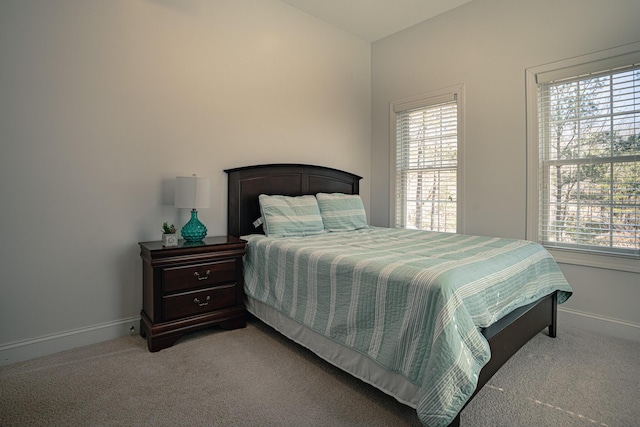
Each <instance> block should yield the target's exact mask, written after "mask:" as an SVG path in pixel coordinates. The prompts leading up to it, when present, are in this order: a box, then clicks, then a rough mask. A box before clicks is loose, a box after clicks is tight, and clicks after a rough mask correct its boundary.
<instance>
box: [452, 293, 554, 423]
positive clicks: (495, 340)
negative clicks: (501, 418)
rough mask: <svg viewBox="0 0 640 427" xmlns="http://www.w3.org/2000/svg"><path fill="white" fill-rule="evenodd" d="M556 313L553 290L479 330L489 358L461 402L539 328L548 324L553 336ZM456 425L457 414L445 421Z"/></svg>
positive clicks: (540, 329)
mask: <svg viewBox="0 0 640 427" xmlns="http://www.w3.org/2000/svg"><path fill="white" fill-rule="evenodd" d="M557 313H558V293H557V292H554V293H552V294H549V295H547V296H546V297H544V298H541V299H539V300H538V301H536V302H534V303H531V304H529V305H526V306H524V307H520V308H518V309H516V310H514V311H512V312H511V313H509V314H508V315H506V316H505V317H503V318H502V319H500V320H499V321H497V322H496V323H494V324H493V325H491V326H489V327H487V328H485V329H483V330H482V334H483V335H484V336H485V338H486V339H487V341H489V347H490V348H491V359H490V360H489V362H488V363H487V364H486V365H485V366H484V367H483V368H482V371H480V376H479V378H478V386H477V388H476V391H475V393H474V394H473V395H472V396H471V398H470V399H469V401H467V403H466V404H465V406H466V405H468V404H469V402H471V399H473V397H474V396H475V395H476V394H477V393H478V392H479V391H480V389H481V388H482V387H483V386H484V385H485V384H486V383H487V382H488V381H489V380H490V379H491V377H492V376H493V375H494V374H495V373H496V372H497V371H498V369H500V367H501V366H502V365H504V364H505V363H506V362H507V360H509V358H511V356H513V355H514V354H516V353H517V352H518V350H520V348H522V346H524V345H525V344H526V343H527V342H529V340H530V339H531V338H533V337H534V336H536V335H537V334H538V333H539V332H540V331H542V330H543V329H544V328H547V327H548V328H549V329H548V331H549V336H550V337H555V336H556V331H557V316H558V315H557ZM463 409H464V408H463ZM458 426H460V414H458V416H457V417H456V418H455V419H454V420H453V422H451V424H449V427H458Z"/></svg>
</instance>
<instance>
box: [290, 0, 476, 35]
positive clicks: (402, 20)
mask: <svg viewBox="0 0 640 427" xmlns="http://www.w3.org/2000/svg"><path fill="white" fill-rule="evenodd" d="M281 1H282V2H284V3H287V4H289V5H291V6H293V7H295V8H296V9H300V10H301V11H303V12H306V13H308V14H309V15H311V16H314V17H316V18H318V19H320V20H322V21H326V22H328V23H329V24H332V25H334V26H336V27H338V28H341V29H343V30H345V31H348V32H350V33H352V34H355V35H356V36H358V37H360V38H362V39H364V40H366V41H369V42H374V41H376V40H380V39H381V38H384V37H387V36H389V35H391V34H393V33H397V32H398V31H402V30H404V29H406V28H409V27H411V26H412V25H415V24H417V23H419V22H422V21H424V20H427V19H429V18H432V17H434V16H436V15H439V14H441V13H444V12H446V11H448V10H451V9H454V8H456V7H458V6H461V5H463V4H465V3H468V2H470V1H471V0H281Z"/></svg>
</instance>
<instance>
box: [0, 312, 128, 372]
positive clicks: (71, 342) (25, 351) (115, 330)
mask: <svg viewBox="0 0 640 427" xmlns="http://www.w3.org/2000/svg"><path fill="white" fill-rule="evenodd" d="M139 327H140V317H138V316H136V317H130V318H127V319H120V320H115V321H113V322H107V323H101V324H99V325H93V326H89V327H86V328H79V329H73V330H70V331H65V332H60V333H56V334H51V335H46V336H43V337H39V338H33V339H28V340H24V341H17V342H13V343H9V344H4V345H0V366H5V365H10V364H12V363H16V362H21V361H24V360H29V359H34V358H36V357H40V356H46V355H48V354H53V353H57V352H60V351H65V350H70V349H72V348H76V347H82V346H85V345H89V344H95V343H99V342H102V341H107V340H111V339H115V338H119V337H122V336H126V335H129V334H131V333H138V328H139ZM131 328H133V329H131Z"/></svg>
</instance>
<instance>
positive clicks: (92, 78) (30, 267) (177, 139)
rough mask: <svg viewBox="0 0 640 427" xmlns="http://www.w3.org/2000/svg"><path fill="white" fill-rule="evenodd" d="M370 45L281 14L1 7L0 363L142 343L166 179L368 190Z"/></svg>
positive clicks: (84, 2)
mask: <svg viewBox="0 0 640 427" xmlns="http://www.w3.org/2000/svg"><path fill="white" fill-rule="evenodd" d="M370 93H371V87H370V44H368V43H366V42H364V41H362V40H360V39H358V38H356V37H354V36H352V35H349V34H347V33H345V32H342V31H340V30H337V29H336V28H334V27H332V26H329V25H327V24H324V23H322V22H320V21H318V20H315V19H313V18H311V17H309V16H307V15H305V14H303V13H301V12H299V11H297V10H296V9H293V8H291V7H290V6H288V5H286V4H284V3H282V2H280V1H278V0H216V1H206V0H180V1H173V0H114V1H111V0H56V1H49V0H40V1H37V0H33V1H23V0H3V1H2V2H0V141H1V144H2V147H1V148H2V151H1V153H0V200H1V208H0V224H2V231H1V232H0V271H1V272H2V276H1V277H2V278H1V279H0V363H1V364H7V363H12V362H14V361H16V360H17V359H22V358H28V357H32V356H34V355H38V354H42V353H45V352H49V351H56V350H62V349H64V348H68V347H73V346H77V345H82V344H87V343H90V342H93V341H96V340H99V339H107V338H110V337H112V336H113V335H118V334H122V333H127V331H128V328H129V326H135V327H136V330H137V327H138V323H137V320H138V319H139V311H140V309H141V293H142V290H141V280H142V273H141V262H140V258H139V248H138V246H137V242H139V241H146V240H158V239H159V238H160V231H161V224H162V222H163V221H169V222H170V223H171V222H174V223H175V224H176V225H178V226H181V224H183V223H185V222H186V221H187V219H188V212H185V211H182V212H178V210H176V209H175V208H173V207H172V206H171V205H172V203H173V181H174V178H175V176H177V175H184V174H192V173H197V174H198V175H201V176H209V177H210V178H211V179H212V185H213V188H214V194H213V206H212V208H211V209H205V210H201V211H200V215H199V217H200V219H201V220H202V222H204V223H205V224H206V225H207V227H208V228H209V235H219V234H224V233H226V175H225V174H224V172H223V170H224V169H225V168H232V167H239V166H245V165H251V164H259V163H271V162H293V163H312V164H319V165H325V166H330V167H334V168H338V169H344V170H348V171H350V172H354V173H356V174H359V175H361V176H363V177H365V179H364V180H363V181H362V186H361V189H362V194H363V198H364V199H365V205H366V206H367V207H368V205H369V199H368V196H369V176H370V132H371V124H370V105H371V99H370Z"/></svg>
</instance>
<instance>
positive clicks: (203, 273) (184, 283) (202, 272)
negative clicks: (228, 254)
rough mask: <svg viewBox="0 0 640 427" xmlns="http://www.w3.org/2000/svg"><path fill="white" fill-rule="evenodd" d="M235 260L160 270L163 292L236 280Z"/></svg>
mask: <svg viewBox="0 0 640 427" xmlns="http://www.w3.org/2000/svg"><path fill="white" fill-rule="evenodd" d="M237 262H238V260H237V259H229V260H224V261H218V262H210V263H206V264H196V265H186V266H181V267H169V268H163V269H162V284H163V286H162V287H163V291H164V292H175V291H183V290H188V289H195V288H200V287H203V286H211V285H217V284H222V283H229V282H235V281H236V280H237V277H238V276H237V271H238V270H237Z"/></svg>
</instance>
